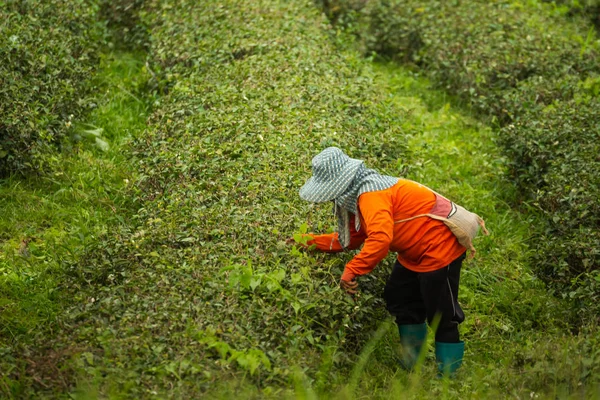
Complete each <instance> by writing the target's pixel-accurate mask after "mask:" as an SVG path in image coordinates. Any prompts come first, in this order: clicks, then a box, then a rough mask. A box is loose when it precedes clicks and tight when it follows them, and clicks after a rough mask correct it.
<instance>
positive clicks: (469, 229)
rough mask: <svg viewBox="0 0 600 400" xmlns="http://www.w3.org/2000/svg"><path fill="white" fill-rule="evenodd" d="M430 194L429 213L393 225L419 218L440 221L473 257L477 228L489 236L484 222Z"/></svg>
mask: <svg viewBox="0 0 600 400" xmlns="http://www.w3.org/2000/svg"><path fill="white" fill-rule="evenodd" d="M430 190H431V189H430ZM432 192H433V193H434V194H435V205H434V206H433V208H432V209H431V211H430V212H429V213H427V214H419V215H415V216H414V217H410V218H406V219H402V220H398V221H394V223H395V224H399V223H402V222H407V221H411V220H413V219H416V218H421V217H429V218H433V219H437V220H439V221H442V222H443V223H444V224H446V226H447V227H448V228H450V230H451V231H452V233H453V234H454V236H456V238H457V239H458V242H459V243H460V244H461V245H462V246H464V247H466V248H467V249H468V250H469V251H470V252H471V257H473V256H474V255H475V252H476V251H475V247H473V239H475V237H476V236H477V233H479V228H481V229H482V230H483V233H484V234H486V235H489V232H488V230H487V229H486V228H485V221H484V220H483V219H482V218H481V217H480V216H479V215H477V214H475V213H472V212H471V211H469V210H467V209H466V208H464V207H462V206H459V205H458V204H456V203H453V202H451V201H450V200H448V199H447V198H445V197H444V196H442V195H441V194H439V193H436V192H435V191H433V190H432Z"/></svg>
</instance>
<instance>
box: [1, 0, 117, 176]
mask: <svg viewBox="0 0 600 400" xmlns="http://www.w3.org/2000/svg"><path fill="white" fill-rule="evenodd" d="M98 11H99V5H98V2H96V1H93V0H82V1H76V2H72V1H65V0H50V1H40V0H33V1H20V0H4V1H0V21H2V22H1V23H0V60H2V62H1V63H0V175H6V174H9V173H15V172H18V173H27V172H31V171H42V170H44V168H46V167H47V164H48V157H49V154H51V153H52V152H54V151H55V149H56V145H57V144H58V143H60V142H61V140H63V139H64V138H65V137H68V136H69V134H70V131H71V129H72V126H71V124H72V123H73V122H74V121H75V120H76V119H78V118H79V116H80V115H81V114H82V112H83V111H84V110H85V109H86V108H88V107H91V106H92V105H93V104H92V103H93V102H92V101H91V100H90V99H89V95H90V93H91V89H92V88H91V87H90V86H89V82H88V78H89V77H90V75H91V74H92V73H93V71H94V68H95V66H96V64H97V62H98V50H99V47H100V46H101V45H102V43H103V42H104V37H105V34H106V32H105V29H104V24H102V23H101V22H100V20H99V19H98V18H97V16H98Z"/></svg>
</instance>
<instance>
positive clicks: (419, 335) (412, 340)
mask: <svg viewBox="0 0 600 400" xmlns="http://www.w3.org/2000/svg"><path fill="white" fill-rule="evenodd" d="M398 331H399V332H400V343H401V344H402V358H400V360H399V363H400V366H401V367H402V368H404V369H405V370H407V371H410V370H412V369H413V368H414V366H415V364H416V362H417V359H418V358H419V354H420V353H421V349H422V348H423V344H424V343H425V338H426V337H427V325H426V324H425V323H422V324H414V325H398Z"/></svg>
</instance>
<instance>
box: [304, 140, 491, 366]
mask: <svg viewBox="0 0 600 400" xmlns="http://www.w3.org/2000/svg"><path fill="white" fill-rule="evenodd" d="M312 169H313V176H312V177H311V178H310V179H309V180H308V181H307V182H306V184H305V185H304V186H303V187H302V188H301V189H300V197H301V198H302V199H304V200H307V201H310V202H314V203H321V202H326V201H333V202H334V203H335V214H336V216H337V218H338V232H336V233H333V234H326V235H311V237H312V239H310V240H309V241H308V242H307V245H315V246H316V248H317V249H318V250H320V251H324V252H340V251H344V250H354V249H358V248H359V247H360V246H361V245H363V247H362V249H361V251H360V252H359V253H358V254H357V255H356V256H355V257H354V258H353V259H352V260H351V261H350V262H349V263H348V264H347V265H346V267H345V269H344V273H343V275H342V277H341V281H340V284H341V287H342V288H343V289H344V290H345V291H346V292H348V293H351V294H353V293H356V289H357V287H358V283H357V282H356V278H357V277H358V276H361V275H365V274H368V273H369V272H371V271H372V270H373V269H374V268H375V267H376V266H377V264H378V263H379V262H380V261H381V260H382V259H383V258H384V257H385V256H386V255H387V254H388V252H389V251H393V252H396V253H397V255H398V256H397V260H396V263H395V265H394V268H393V270H392V274H391V276H390V277H389V280H388V282H387V284H386V286H385V290H384V298H385V301H386V304H387V309H388V310H389V312H390V313H391V314H392V315H393V316H394V317H395V318H396V323H397V324H398V329H399V332H400V339H401V340H400V341H401V344H402V350H403V351H402V354H403V355H402V359H401V360H400V361H401V365H402V366H403V367H404V368H406V369H409V370H410V369H412V368H413V367H414V364H415V362H416V360H417V357H418V355H419V353H420V352H421V349H422V347H423V345H424V343H425V338H426V334H427V325H426V324H425V321H427V322H428V323H429V324H430V325H431V324H432V323H433V322H434V319H436V320H437V318H439V323H438V325H437V330H436V333H435V340H436V343H435V347H436V358H437V361H438V368H439V371H440V373H445V374H453V373H454V372H455V371H456V369H457V368H458V367H459V366H460V365H461V363H462V358H463V354H464V342H462V341H461V340H460V337H459V332H458V324H460V323H461V322H462V321H463V320H464V319H465V317H464V314H463V311H462V309H461V307H460V305H459V304H458V286H459V280H460V269H461V265H462V262H463V260H464V258H465V253H466V247H465V246H463V245H461V243H460V242H459V240H458V239H457V236H455V234H454V233H453V231H451V230H450V229H449V228H448V226H447V225H446V224H445V223H444V220H445V219H446V218H445V217H448V218H450V215H446V216H445V217H440V218H436V216H435V215H434V214H437V215H440V211H441V212H442V215H443V214H444V213H447V212H450V213H452V212H453V211H452V209H453V208H452V207H456V206H455V205H454V204H453V203H451V202H450V201H448V200H446V199H445V198H443V197H442V196H439V195H438V194H437V193H435V192H433V191H432V190H430V189H429V188H427V187H425V186H423V185H420V184H418V183H416V182H413V181H410V180H406V179H399V178H394V177H390V176H384V175H380V174H379V173H377V172H376V171H374V170H372V169H368V168H366V167H365V166H364V163H363V161H361V160H355V159H352V158H350V157H348V156H347V155H346V154H344V153H343V152H342V150H340V149H338V148H336V147H330V148H327V149H325V150H324V151H323V152H321V153H320V154H318V155H317V156H315V157H314V158H313V160H312ZM463 210H464V209H463ZM465 211H466V210H465ZM467 212H468V211H467ZM472 215H475V214H472ZM477 218H479V217H477ZM481 222H482V221H481ZM469 247H470V246H469Z"/></svg>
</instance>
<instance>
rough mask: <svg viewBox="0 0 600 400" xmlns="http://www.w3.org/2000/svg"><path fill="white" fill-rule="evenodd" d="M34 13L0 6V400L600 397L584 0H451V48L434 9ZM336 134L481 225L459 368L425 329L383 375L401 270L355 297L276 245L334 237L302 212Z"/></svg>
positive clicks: (201, 7)
mask: <svg viewBox="0 0 600 400" xmlns="http://www.w3.org/2000/svg"><path fill="white" fill-rule="evenodd" d="M34 3H36V4H37V3H38V2H26V1H18V0H7V1H6V0H5V1H2V0H0V17H1V18H0V32H1V33H2V35H0V55H2V57H3V60H6V62H3V63H2V65H1V66H0V100H2V103H0V135H1V136H0V169H1V173H2V176H3V178H2V180H0V212H1V213H2V215H3V216H4V217H3V218H2V219H1V222H0V223H1V229H0V234H1V236H0V354H1V357H0V397H2V398H15V399H21V398H56V399H62V398H77V399H90V398H111V399H112V398H136V399H137V398H144V399H145V398H148V399H151V398H161V399H162V398H184V397H187V398H215V399H229V398H244V399H245V398H256V399H263V398H277V399H280V398H290V399H292V398H294V399H317V398H325V399H328V398H332V399H354V398H368V399H371V398H373V399H390V398H415V399H427V398H436V397H442V398H451V399H465V398H467V399H481V398H494V399H496V398H518V399H520V398H536V399H551V398H552V399H555V398H560V399H562V398H573V399H575V398H577V399H580V398H584V399H587V398H590V399H592V398H597V396H600V331H599V329H598V322H600V314H599V309H598V307H597V304H596V300H597V297H598V290H597V289H598V285H600V281H599V280H598V279H597V278H598V272H597V271H598V258H597V254H598V252H599V251H600V250H599V247H598V244H597V242H596V241H595V240H596V239H595V238H597V230H595V228H594V227H596V228H597V217H598V210H597V203H594V201H593V199H594V198H595V196H596V193H597V191H598V187H597V182H596V181H597V176H598V175H597V174H595V171H597V168H598V160H597V154H598V153H597V152H596V150H597V146H598V141H596V140H595V139H596V138H597V135H598V134H599V129H600V126H598V125H597V121H598V119H597V118H596V117H597V113H598V108H597V107H596V106H597V105H598V91H597V90H596V89H597V88H596V86H597V80H598V67H597V65H598V64H596V61H597V50H598V49H599V48H600V43H599V42H598V39H597V36H596V33H595V31H594V28H593V26H594V16H593V14H592V13H593V11H594V10H595V9H594V7H593V4H591V3H590V4H589V5H587V6H586V7H578V6H577V5H574V4H570V3H569V2H561V3H560V4H554V3H551V4H546V3H542V2H536V1H530V2H527V3H524V4H521V3H519V2H509V1H506V2H492V3H493V4H494V5H495V6H489V7H492V8H486V7H488V6H487V5H486V2H479V1H473V2H449V3H447V4H446V3H445V2H444V4H445V5H444V6H443V7H446V8H443V10H445V12H446V15H454V16H455V17H456V15H458V16H459V17H460V18H459V17H456V18H457V20H459V21H463V20H464V21H467V22H465V24H468V25H469V26H470V27H471V29H472V30H473V32H474V35H473V36H472V37H473V38H476V39H473V41H474V42H470V43H469V45H464V47H461V49H460V50H458V48H457V47H455V48H452V49H451V50H448V47H447V43H448V41H452V40H455V41H456V37H458V36H456V35H458V34H457V33H456V32H454V31H452V28H451V26H455V27H458V28H456V29H460V25H451V24H448V23H447V21H444V20H441V19H440V20H439V21H438V20H436V18H435V15H437V14H436V12H434V11H435V7H438V6H439V7H442V6H441V4H442V3H441V2H435V1H430V2H424V3H426V5H420V6H419V7H417V6H415V5H413V4H412V3H413V2H410V1H409V2H406V3H408V8H406V9H405V10H401V9H402V7H401V5H402V4H401V3H402V2H398V1H391V2H378V1H373V2H359V1H351V0H348V1H323V2H321V1H318V2H314V1H311V0H294V1H280V0H261V1H255V0H224V1H220V2H210V1H209V2H198V1H192V0H145V1H142V0H120V1H116V2H108V1H105V0H85V1H84V0H82V1H66V0H51V1H49V2H39V4H38V6H36V4H34ZM367 3H368V4H367ZM450 3H452V5H450ZM455 3H456V4H455ZM459 3H464V4H463V5H462V6H461V5H460V4H459ZM467 3H469V4H467ZM490 4H491V3H490ZM42 5H43V6H42ZM496 6H497V7H498V8H493V7H496ZM411 7H412V8H411ZM421 8H422V10H421ZM407 10H409V11H407ZM492 11H493V12H492ZM406 13H409V14H406ZM410 13H412V14H410ZM452 13H456V14H452ZM478 13H483V14H486V15H487V17H489V24H495V23H497V22H498V20H499V19H502V18H508V19H507V20H506V21H508V22H506V23H505V24H504V25H503V27H504V29H505V31H506V32H508V33H506V32H505V36H502V35H499V34H497V33H494V32H495V30H494V29H496V28H494V27H492V28H493V29H492V28H489V29H488V30H481V31H479V30H478V29H480V27H479V25H478V23H480V22H481V23H483V21H485V18H480V15H481V14H478ZM494 13H495V14H494ZM517 14H518V15H519V17H518V18H523V20H522V21H528V22H527V23H525V22H524V23H522V24H521V23H520V21H521V20H518V19H515V20H514V21H513V20H512V19H511V18H513V19H514V18H517V17H515V15H517ZM532 15H535V18H534V17H531V19H527V18H528V17H527V16H532ZM507 16H508V17H507ZM413 17H414V18H413ZM438 17H439V15H438ZM487 17H486V18H487ZM449 18H450V17H449ZM407 20H410V21H411V22H410V24H407V23H406V21H407ZM492 20H493V21H494V22H493V23H492ZM511 21H513V22H511ZM510 24H514V26H513V25H511V26H510V27H507V25H510ZM490 26H491V25H490ZM494 26H495V25H494ZM406 27H408V28H410V29H409V30H406V29H408V28H406ZM588 27H589V29H588ZM481 29H483V28H481ZM519 29H531V32H529V31H528V33H527V34H529V35H530V36H531V38H532V39H531V41H533V42H534V43H532V44H531V47H526V48H521V47H519V44H518V43H517V44H515V43H516V42H515V39H514V37H516V36H519V35H520V31H519ZM582 32H585V35H586V36H585V37H584V36H581V35H582ZM475 33H476V34H475ZM513 33H514V36H511V35H512V34H513ZM411 34H412V35H413V36H411ZM537 34H539V35H543V34H548V35H549V36H550V35H551V36H552V39H549V38H546V39H547V40H548V41H549V42H548V43H546V42H544V43H545V44H548V46H558V47H559V48H560V49H561V51H560V54H559V55H555V54H554V53H544V55H543V56H539V57H538V55H537V53H535V51H536V50H535V48H536V47H537V43H538V42H536V40H538V36H535V35H537ZM415 35H416V36H415ZM436 35H437V36H436ZM485 35H490V37H502V38H506V42H503V41H502V40H500V41H495V42H493V43H495V44H494V45H491V44H490V43H492V42H486V41H485V40H484V39H482V37H485ZM577 35H580V36H577ZM459 36H460V35H459ZM433 37H437V38H438V41H434V40H432V39H431V38H433ZM576 37H581V38H582V40H581V41H577V40H576ZM61 38H62V39H61ZM417 38H418V39H417ZM477 38H478V39H477ZM544 38H545V36H544ZM396 39H398V40H396ZM546 39H544V40H546ZM490 40H491V39H490ZM540 40H542V39H540ZM553 40H554V41H553ZM419 41H421V43H420V44H418V45H417V46H416V47H415V48H414V49H413V47H411V46H413V45H414V44H415V43H418V42H419ZM473 43H475V44H473ZM519 43H520V42H519ZM567 44H568V45H567ZM475 45H476V46H479V47H476V46H475ZM456 46H462V44H461V43H459V42H458V41H456ZM469 46H472V47H469ZM511 46H514V47H511ZM516 47H518V48H516ZM468 49H476V50H477V51H473V52H469V51H468ZM413 50H414V51H413ZM479 56H481V57H484V58H485V59H486V60H488V61H490V60H491V61H490V62H495V63H496V64H497V65H498V67H497V68H495V69H494V68H492V67H488V64H486V63H484V62H483V61H481V60H479V58H478V57H479ZM453 57H454V58H453ZM511 57H515V59H514V60H513V59H512V58H511ZM559 58H560V59H559ZM511 60H512V61H511ZM515 60H516V61H515ZM469 63H472V64H469ZM458 66H464V69H462V67H461V68H459V67H458ZM563 67H564V69H561V68H563ZM487 68H490V69H489V70H488V69H487ZM511 68H512V69H511ZM514 70H518V71H517V72H516V73H514ZM524 70H527V71H529V72H527V73H524V74H525V75H527V74H529V75H527V76H525V75H522V74H521V73H522V71H524ZM456 71H459V72H456ZM519 71H521V72H519ZM520 74H521V75H520ZM492 76H493V78H491V77H492ZM530 77H531V79H530V80H527V79H529V78H530ZM540 77H541V78H540ZM546 81H549V82H550V83H548V86H545V85H546V84H545V83H542V82H546ZM565 82H567V83H565ZM567 84H568V85H570V86H568V87H567V86H565V85H567ZM471 88H472V89H473V92H471V90H470V89H471ZM532 90H533V91H534V92H531V91H532ZM540 93H543V94H545V95H546V96H548V100H547V101H545V100H544V102H540V103H537V100H535V101H534V102H533V103H532V104H534V105H531V106H528V107H525V106H523V101H522V100H523V98H525V97H527V96H534V97H535V94H540ZM475 95H476V96H475ZM519 96H522V97H519ZM527 98H529V97H527ZM526 133H527V135H529V134H531V135H535V137H532V136H527V135H526ZM557 141H558V142H559V144H560V146H559V145H556V144H554V143H555V142H557ZM332 145H334V146H338V147H341V148H343V149H344V150H345V151H346V152H347V153H348V154H350V155H351V156H352V157H355V158H360V159H364V160H365V162H366V163H367V165H369V166H370V167H374V168H377V169H378V170H380V171H381V172H382V173H385V174H389V175H395V176H402V177H406V178H409V179H414V180H417V181H419V182H422V183H424V184H426V185H428V186H430V187H433V188H435V189H436V190H437V191H439V192H441V193H443V194H445V195H447V196H449V197H450V198H452V199H453V200H455V201H456V202H458V203H459V204H462V205H464V206H465V207H467V208H469V209H471V210H472V211H475V212H477V213H478V214H480V215H482V216H483V217H484V218H485V219H486V225H487V226H488V228H489V229H490V233H491V235H490V236H488V237H480V238H478V239H477V240H476V243H475V245H476V247H477V250H478V251H477V256H476V258H475V259H473V260H470V261H468V262H466V264H465V265H464V269H463V275H462V285H461V292H460V297H459V300H460V302H461V304H462V306H463V308H464V310H465V314H466V316H467V319H466V321H465V322H464V323H463V324H462V325H461V335H462V337H463V338H464V340H465V342H466V353H465V361H464V364H463V366H462V368H461V369H460V370H459V373H458V374H457V376H456V377H455V378H454V379H452V380H449V379H439V378H437V377H436V367H435V357H434V354H433V338H432V335H430V339H429V341H430V343H428V348H429V351H428V354H427V356H426V358H425V360H424V361H423V363H422V364H419V366H418V367H417V369H416V370H415V371H414V372H412V373H407V372H405V371H404V370H402V369H400V368H399V367H398V364H397V361H396V356H397V354H398V347H399V338H398V332H397V329H396V327H395V324H394V323H393V321H392V320H391V319H390V318H389V316H388V315H387V312H386V311H385V308H384V305H383V300H382V298H381V295H382V291H383V286H384V283H385V280H386V279H387V277H388V275H389V273H390V270H391V266H392V265H393V261H394V259H393V256H392V255H390V256H388V257H387V258H386V259H385V260H384V261H383V262H381V263H380V265H379V266H378V267H377V268H376V269H375V270H374V271H373V273H372V274H370V275H368V276H365V277H361V279H360V281H359V289H360V294H359V295H358V296H357V297H356V298H355V299H352V298H351V297H349V296H348V295H346V294H344V293H343V292H342V291H341V290H340V289H339V286H338V285H339V283H338V282H339V277H340V275H341V273H342V271H343V268H344V265H345V263H346V262H347V261H349V260H350V259H351V258H352V256H353V254H351V253H345V254H341V255H325V254H315V253H310V252H305V251H301V250H299V249H298V248H296V247H295V246H291V245H288V244H286V239H288V238H289V237H291V236H293V235H294V234H296V233H306V232H325V231H332V230H333V229H335V219H334V217H333V216H332V215H331V209H330V207H329V206H327V205H325V206H314V205H311V204H308V203H306V202H303V201H302V200H301V199H300V198H299V196H298V189H299V188H300V186H302V184H303V183H304V182H305V181H306V179H308V177H309V176H310V174H311V171H310V161H311V159H312V157H313V156H314V155H316V154H317V153H318V152H319V151H321V150H322V149H324V148H326V147H328V146H332ZM575 152H577V154H580V156H578V157H573V154H575ZM572 171H576V172H577V173H576V174H574V173H572ZM536 179H537V180H536ZM561 185H562V186H561ZM565 185H568V190H567V189H566V188H565ZM565 196H566V197H565ZM569 196H570V197H569ZM573 205H574V206H573ZM574 216H576V217H577V218H579V219H577V220H576V221H577V222H573V223H572V224H567V223H566V222H565V221H567V220H568V221H572V220H574V218H575V217H574ZM577 232H579V234H580V235H579V236H577V234H576V233H577ZM580 239H581V240H580ZM573 241H576V243H575V242H573ZM553 260H554V262H555V264H552V262H553ZM584 260H587V261H584ZM552 265H554V266H553V267H552Z"/></svg>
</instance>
